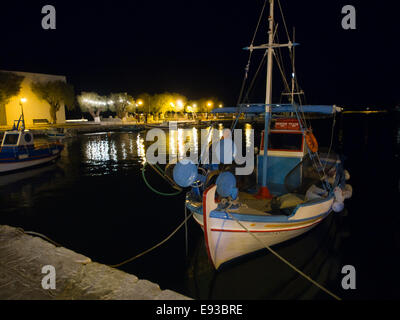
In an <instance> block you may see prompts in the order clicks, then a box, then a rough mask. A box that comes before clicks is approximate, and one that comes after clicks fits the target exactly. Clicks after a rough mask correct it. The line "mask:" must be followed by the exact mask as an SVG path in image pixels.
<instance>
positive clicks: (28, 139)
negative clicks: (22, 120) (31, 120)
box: [24, 133, 32, 143]
mask: <svg viewBox="0 0 400 320" xmlns="http://www.w3.org/2000/svg"><path fill="white" fill-rule="evenodd" d="M24 138H25V142H27V143H29V142H31V141H32V137H31V135H30V134H29V133H27V134H25V136H24Z"/></svg>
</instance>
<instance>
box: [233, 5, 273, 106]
mask: <svg viewBox="0 0 400 320" xmlns="http://www.w3.org/2000/svg"><path fill="white" fill-rule="evenodd" d="M267 1H268V0H265V1H264V5H263V7H262V9H261V13H260V16H259V17H258V22H257V26H256V29H255V30H254V34H253V38H252V39H251V43H250V48H252V47H253V44H254V40H255V38H256V35H257V32H258V28H259V27H260V23H261V19H262V16H263V14H264V10H265V6H266V5H267ZM252 55H253V49H250V52H249V58H248V60H247V65H246V68H245V73H244V77H243V81H242V87H241V89H240V93H239V98H238V102H237V104H240V101H241V100H242V96H243V91H244V87H245V85H246V80H247V77H248V73H249V69H250V62H251V57H252Z"/></svg>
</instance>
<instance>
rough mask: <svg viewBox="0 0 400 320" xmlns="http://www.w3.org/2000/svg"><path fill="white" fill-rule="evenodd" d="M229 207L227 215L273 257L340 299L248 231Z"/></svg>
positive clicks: (337, 298)
mask: <svg viewBox="0 0 400 320" xmlns="http://www.w3.org/2000/svg"><path fill="white" fill-rule="evenodd" d="M228 209H229V207H228V208H227V209H226V210H225V212H226V213H227V214H228V215H229V217H230V218H231V219H232V220H234V221H236V222H237V223H238V224H239V225H240V226H241V227H242V228H243V229H244V230H245V231H246V232H247V233H248V234H249V235H251V236H252V237H253V238H254V239H255V240H257V241H258V242H259V243H260V244H261V245H262V246H263V247H265V248H266V249H268V250H269V251H270V252H271V253H272V254H273V255H274V256H275V257H277V258H278V259H279V260H281V261H282V262H284V263H285V264H286V265H288V266H289V267H290V268H292V269H293V270H294V271H296V272H297V273H299V274H300V275H301V276H302V277H304V278H305V279H307V280H308V281H310V282H311V283H312V284H314V285H315V286H317V287H318V288H320V289H321V290H322V291H324V292H326V293H327V294H329V295H330V296H331V297H333V298H334V299H336V300H342V299H341V298H339V297H338V296H337V295H335V294H334V293H332V292H331V291H329V290H328V289H326V288H325V287H324V286H322V285H321V284H319V283H318V282H316V281H315V280H313V279H311V278H310V277H309V276H308V275H306V274H305V273H304V272H303V271H301V270H300V269H298V268H297V267H296V266H294V265H293V264H291V263H290V262H289V261H288V260H286V259H285V258H284V257H282V256H281V255H279V254H278V253H277V252H276V251H275V250H273V249H271V247H270V246H267V245H266V244H265V243H264V242H263V241H262V240H261V239H259V238H258V237H257V236H256V235H255V234H253V233H252V232H250V231H249V229H247V228H246V226H244V225H243V224H242V223H241V222H240V221H239V220H238V219H236V218H235V217H234V216H233V215H232V214H231V213H230V212H229V211H228Z"/></svg>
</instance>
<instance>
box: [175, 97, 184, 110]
mask: <svg viewBox="0 0 400 320" xmlns="http://www.w3.org/2000/svg"><path fill="white" fill-rule="evenodd" d="M176 104H177V106H178V107H179V108H182V107H183V101H182V100H180V99H179V100H177V101H176Z"/></svg>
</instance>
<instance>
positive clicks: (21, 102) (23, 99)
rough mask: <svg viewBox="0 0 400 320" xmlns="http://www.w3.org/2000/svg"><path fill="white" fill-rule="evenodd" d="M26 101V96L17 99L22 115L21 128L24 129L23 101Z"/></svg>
mask: <svg viewBox="0 0 400 320" xmlns="http://www.w3.org/2000/svg"><path fill="white" fill-rule="evenodd" d="M26 101H27V99H26V98H21V99H20V100H19V105H20V106H21V117H22V127H21V128H22V130H25V116H24V105H23V104H24V103H25V102H26Z"/></svg>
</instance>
